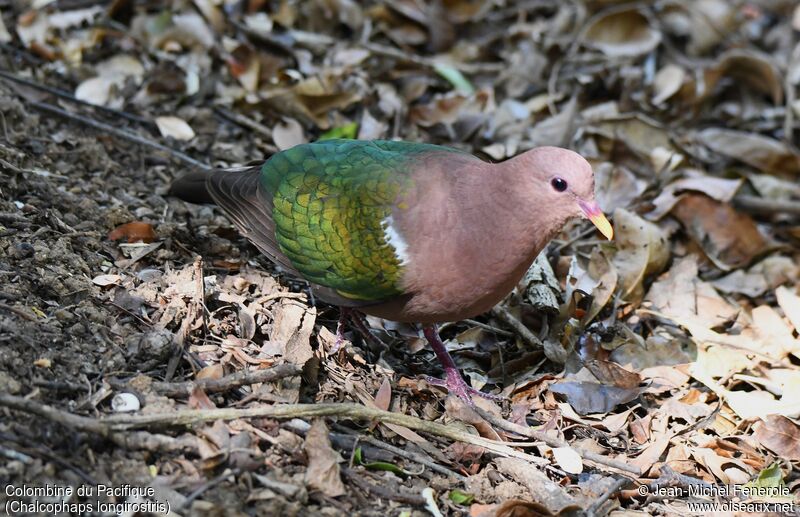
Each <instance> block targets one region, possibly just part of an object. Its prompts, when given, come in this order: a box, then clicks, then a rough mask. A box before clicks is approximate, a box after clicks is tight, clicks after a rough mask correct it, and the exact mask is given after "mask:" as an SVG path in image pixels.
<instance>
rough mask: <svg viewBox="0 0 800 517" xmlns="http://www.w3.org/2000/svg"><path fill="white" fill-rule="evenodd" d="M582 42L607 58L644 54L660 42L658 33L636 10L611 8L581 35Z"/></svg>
mask: <svg viewBox="0 0 800 517" xmlns="http://www.w3.org/2000/svg"><path fill="white" fill-rule="evenodd" d="M584 41H585V42H586V43H587V44H588V45H589V46H591V47H594V48H596V49H598V50H600V51H601V52H603V53H604V54H606V55H607V56H610V57H620V56H638V55H642V54H647V53H648V52H650V51H651V50H653V49H655V48H656V47H657V46H658V44H659V43H661V33H660V32H659V31H657V30H655V29H653V28H652V27H651V26H650V22H649V20H648V19H647V17H646V16H644V15H643V14H642V13H641V12H640V11H639V10H638V9H629V8H623V9H614V10H613V11H611V12H609V13H608V14H606V15H604V16H601V17H599V18H597V19H596V20H595V21H594V22H593V23H592V24H591V25H589V27H588V28H587V29H586V32H585V33H584Z"/></svg>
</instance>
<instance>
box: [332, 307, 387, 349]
mask: <svg viewBox="0 0 800 517" xmlns="http://www.w3.org/2000/svg"><path fill="white" fill-rule="evenodd" d="M348 323H350V324H351V325H352V326H353V328H355V330H357V331H358V333H359V334H361V336H362V337H363V338H364V339H366V340H367V341H369V342H370V343H371V344H372V346H375V347H377V348H386V344H385V343H384V342H383V341H381V340H380V339H378V338H377V337H375V335H374V334H373V333H372V332H370V331H369V326H368V325H367V322H366V320H365V319H364V315H363V314H361V313H360V312H358V311H357V310H355V309H351V308H349V307H340V308H339V321H338V322H337V323H336V341H335V342H334V344H333V348H332V349H331V353H332V354H335V353H336V352H338V351H339V348H341V346H342V345H343V344H344V342H345V339H344V329H345V325H347V324H348Z"/></svg>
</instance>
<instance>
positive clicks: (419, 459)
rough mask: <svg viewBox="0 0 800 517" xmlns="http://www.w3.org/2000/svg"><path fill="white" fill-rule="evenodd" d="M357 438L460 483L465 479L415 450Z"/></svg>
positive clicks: (369, 437) (366, 437) (367, 437)
mask: <svg viewBox="0 0 800 517" xmlns="http://www.w3.org/2000/svg"><path fill="white" fill-rule="evenodd" d="M348 432H349V433H352V431H350V430H348ZM359 440H360V441H362V442H364V443H368V444H370V445H373V446H375V447H378V448H379V449H384V450H386V451H389V452H391V453H392V454H395V455H397V456H400V457H401V458H405V459H407V460H409V461H413V462H415V463H419V464H420V465H424V466H426V467H428V468H429V469H431V470H433V471H435V472H438V473H439V474H444V475H445V476H447V477H451V478H454V479H457V480H458V481H460V482H462V483H463V482H465V481H466V480H467V478H466V477H464V476H462V475H461V474H459V473H457V472H453V471H452V470H450V469H448V468H446V467H443V466H441V465H439V464H438V463H435V462H433V461H431V460H429V459H427V458H425V457H424V456H422V455H421V454H417V453H416V452H410V451H406V450H404V449H401V448H399V447H395V446H394V445H389V444H388V443H384V442H382V441H380V440H378V439H377V438H373V437H372V436H359Z"/></svg>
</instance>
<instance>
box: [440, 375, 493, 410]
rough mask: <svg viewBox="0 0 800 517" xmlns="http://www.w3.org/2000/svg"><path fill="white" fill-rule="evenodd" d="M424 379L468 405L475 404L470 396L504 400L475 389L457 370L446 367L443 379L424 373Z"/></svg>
mask: <svg viewBox="0 0 800 517" xmlns="http://www.w3.org/2000/svg"><path fill="white" fill-rule="evenodd" d="M425 381H426V382H428V384H432V385H434V386H440V387H443V388H446V389H447V392H448V393H452V394H453V395H455V396H457V397H458V398H460V399H461V400H463V401H464V402H466V403H467V405H469V406H474V405H475V403H474V402H473V401H472V397H481V398H484V399H488V400H493V401H495V402H503V401H504V400H506V399H505V397H503V396H501V395H493V394H491V393H484V392H483V391H480V390H476V389H475V388H473V387H472V386H470V385H469V384H467V382H466V381H465V380H464V378H463V377H461V374H459V373H458V370H450V369H447V370H446V371H445V378H444V379H438V378H436V377H430V376H427V375H426V376H425Z"/></svg>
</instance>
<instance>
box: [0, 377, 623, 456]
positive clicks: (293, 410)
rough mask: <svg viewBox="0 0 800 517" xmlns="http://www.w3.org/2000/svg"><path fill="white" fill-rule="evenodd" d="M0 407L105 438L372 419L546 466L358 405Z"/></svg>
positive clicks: (506, 448) (26, 403) (449, 429)
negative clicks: (229, 423)
mask: <svg viewBox="0 0 800 517" xmlns="http://www.w3.org/2000/svg"><path fill="white" fill-rule="evenodd" d="M0 406H5V407H8V408H11V409H17V410H19V411H24V412H26V413H32V414H35V415H39V416H42V417H44V418H47V419H49V420H52V421H55V422H60V423H62V424H64V425H68V426H70V427H72V428H74V429H78V430H81V431H86V432H92V433H95V434H99V435H101V436H104V437H111V436H112V435H114V434H115V433H118V432H122V431H130V430H135V429H145V428H152V427H165V426H188V425H192V424H198V423H202V422H213V421H216V420H237V419H240V418H275V419H279V420H280V419H287V418H303V417H305V418H311V417H338V418H350V419H353V420H366V421H373V420H374V421H378V422H385V423H390V424H395V425H401V426H404V427H408V428H409V429H413V430H415V431H422V432H426V433H429V434H432V435H435V436H441V437H443V438H449V439H450V440H453V441H458V442H464V443H469V444H472V445H478V446H480V447H483V448H484V449H487V450H488V451H490V452H492V453H494V454H497V455H500V456H507V457H512V458H519V459H522V460H525V461H527V462H529V463H533V464H536V465H541V464H545V463H548V462H547V460H545V459H544V458H540V457H537V456H532V455H530V454H527V453H524V452H520V451H518V450H516V449H514V448H513V447H514V445H515V444H514V443H513V442H501V441H497V440H489V439H487V438H483V437H481V436H476V435H472V434H469V433H466V432H463V431H460V430H458V429H456V428H454V427H453V426H447V425H444V424H440V423H437V422H428V421H427V420H422V419H420V418H416V417H413V416H409V415H404V414H401V413H392V412H391V411H383V410H380V409H376V408H370V407H366V406H361V405H358V404H275V405H269V406H257V407H252V408H245V409H235V408H221V409H184V410H179V411H173V412H171V413H155V414H150V415H112V416H108V417H105V418H100V419H94V418H88V417H84V416H79V415H74V414H72V413H67V412H66V411H61V410H58V409H55V408H53V407H50V406H47V405H44V404H41V403H39V402H35V401H33V400H28V399H25V398H23V397H17V396H14V395H9V394H6V393H0ZM604 459H605V458H604ZM606 461H610V460H606ZM629 468H630V467H629Z"/></svg>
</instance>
